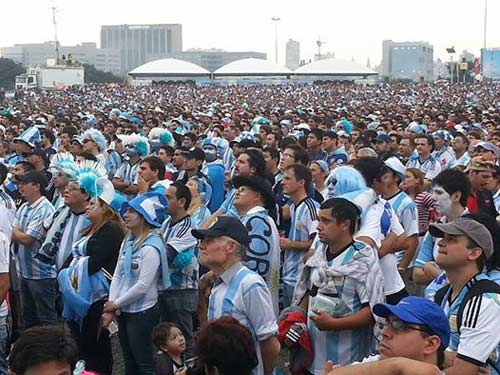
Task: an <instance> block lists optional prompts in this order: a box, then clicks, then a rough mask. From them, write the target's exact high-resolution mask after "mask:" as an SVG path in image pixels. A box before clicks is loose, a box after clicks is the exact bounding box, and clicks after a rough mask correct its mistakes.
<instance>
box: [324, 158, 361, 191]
mask: <svg viewBox="0 0 500 375" xmlns="http://www.w3.org/2000/svg"><path fill="white" fill-rule="evenodd" d="M326 184H327V187H328V198H334V197H338V196H340V195H342V194H346V193H349V192H351V191H355V190H360V189H365V188H366V182H365V179H364V178H363V176H362V175H361V173H359V171H358V170H356V169H354V168H353V167H349V166H342V167H337V168H335V169H334V170H333V171H332V172H330V175H329V176H328V178H327V179H326Z"/></svg>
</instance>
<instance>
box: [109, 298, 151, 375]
mask: <svg viewBox="0 0 500 375" xmlns="http://www.w3.org/2000/svg"><path fill="white" fill-rule="evenodd" d="M158 317H159V311H158V305H155V306H153V307H151V308H150V309H147V310H144V311H140V312H137V313H126V312H122V313H121V314H120V316H119V317H118V338H119V339H120V345H121V347H122V352H123V359H124V360H125V374H126V375H154V373H155V366H154V358H153V351H154V348H153V342H152V340H151V334H152V333H153V328H154V327H155V326H156V325H157V324H158ZM104 334H105V333H104Z"/></svg>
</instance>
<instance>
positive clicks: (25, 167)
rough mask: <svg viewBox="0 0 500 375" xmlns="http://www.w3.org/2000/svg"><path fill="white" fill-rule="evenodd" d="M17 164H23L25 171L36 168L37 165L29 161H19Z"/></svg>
mask: <svg viewBox="0 0 500 375" xmlns="http://www.w3.org/2000/svg"><path fill="white" fill-rule="evenodd" d="M15 165H20V166H22V168H23V170H24V173H26V172H29V171H33V170H35V166H34V165H33V164H31V163H30V162H29V161H18V162H17V163H16V164H15Z"/></svg>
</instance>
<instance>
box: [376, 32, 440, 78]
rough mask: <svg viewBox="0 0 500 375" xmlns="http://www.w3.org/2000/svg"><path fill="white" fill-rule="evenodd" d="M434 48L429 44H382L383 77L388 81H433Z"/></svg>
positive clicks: (387, 42)
mask: <svg viewBox="0 0 500 375" xmlns="http://www.w3.org/2000/svg"><path fill="white" fill-rule="evenodd" d="M433 57H434V48H433V47H432V45H430V44H429V43H427V42H393V41H392V40H384V41H383V42H382V77H383V78H384V79H387V80H399V79H401V80H412V81H420V80H422V79H423V80H425V81H432V80H433V79H434V62H433Z"/></svg>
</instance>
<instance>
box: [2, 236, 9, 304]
mask: <svg viewBox="0 0 500 375" xmlns="http://www.w3.org/2000/svg"><path fill="white" fill-rule="evenodd" d="M9 261H10V259H9V240H8V239H7V236H6V235H5V234H4V233H2V232H0V304H2V303H3V301H5V298H6V297H7V293H8V291H9V288H10V278H9Z"/></svg>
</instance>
